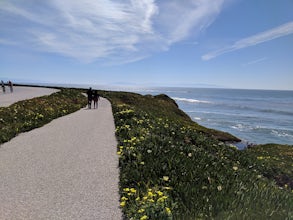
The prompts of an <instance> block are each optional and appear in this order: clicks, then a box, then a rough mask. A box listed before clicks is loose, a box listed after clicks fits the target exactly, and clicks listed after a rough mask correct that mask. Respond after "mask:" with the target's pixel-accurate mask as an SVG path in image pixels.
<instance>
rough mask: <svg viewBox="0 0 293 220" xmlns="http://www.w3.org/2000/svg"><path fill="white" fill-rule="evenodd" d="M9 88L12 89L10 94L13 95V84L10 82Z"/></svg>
mask: <svg viewBox="0 0 293 220" xmlns="http://www.w3.org/2000/svg"><path fill="white" fill-rule="evenodd" d="M8 85H9V88H10V92H11V93H13V84H12V82H11V81H10V80H9V82H8Z"/></svg>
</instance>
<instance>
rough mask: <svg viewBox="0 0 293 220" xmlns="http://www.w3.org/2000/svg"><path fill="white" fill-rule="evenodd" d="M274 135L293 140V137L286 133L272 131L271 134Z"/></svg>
mask: <svg viewBox="0 0 293 220" xmlns="http://www.w3.org/2000/svg"><path fill="white" fill-rule="evenodd" d="M271 133H272V134H273V135H275V136H278V137H287V138H293V135H291V134H288V133H286V132H285V131H277V130H272V132H271Z"/></svg>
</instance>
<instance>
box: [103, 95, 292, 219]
mask: <svg viewBox="0 0 293 220" xmlns="http://www.w3.org/2000/svg"><path fill="white" fill-rule="evenodd" d="M103 95H104V96H106V97H107V98H108V99H110V100H111V102H112V107H113V113H114V118H115V124H116V135H117V139H118V143H119V144H118V148H117V154H118V155H119V166H120V194H121V204H120V205H121V207H122V209H123V212H124V215H125V218H127V219H267V218H272V219H290V218H293V213H292V207H293V206H292V205H293V194H292V192H291V191H290V190H289V189H285V188H283V189H281V188H279V187H278V186H277V185H276V184H275V182H273V181H271V180H270V179H268V178H266V175H265V173H264V171H265V170H264V169H263V165H262V164H260V163H259V160H258V159H257V156H256V154H255V153H254V152H252V151H239V150H237V149H236V148H234V147H231V146H229V145H226V144H224V143H223V142H222V141H220V140H226V139H229V138H233V136H229V134H223V133H222V132H218V131H215V130H211V129H206V128H203V127H201V126H199V125H198V124H196V123H194V122H192V121H191V120H190V118H189V117H188V116H187V115H186V114H185V113H183V112H182V111H180V110H179V109H178V108H177V105H176V103H175V102H174V101H173V100H171V99H170V98H168V97H167V96H165V95H160V96H155V97H153V96H141V95H138V94H133V93H121V92H106V93H104V94H103ZM215 134H218V135H215ZM223 136H225V138H223ZM219 137H220V138H219ZM227 137H229V138H227Z"/></svg>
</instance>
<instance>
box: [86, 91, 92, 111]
mask: <svg viewBox="0 0 293 220" xmlns="http://www.w3.org/2000/svg"><path fill="white" fill-rule="evenodd" d="M92 100H93V90H92V87H90V88H89V89H88V91H87V103H88V108H89V109H91V108H92Z"/></svg>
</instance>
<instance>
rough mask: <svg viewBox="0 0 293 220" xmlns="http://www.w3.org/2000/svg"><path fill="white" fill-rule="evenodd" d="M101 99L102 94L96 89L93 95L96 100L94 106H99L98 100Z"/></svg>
mask: <svg viewBox="0 0 293 220" xmlns="http://www.w3.org/2000/svg"><path fill="white" fill-rule="evenodd" d="M99 99H100V95H99V94H98V91H97V90H95V92H94V95H93V100H94V108H98V101H99Z"/></svg>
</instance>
